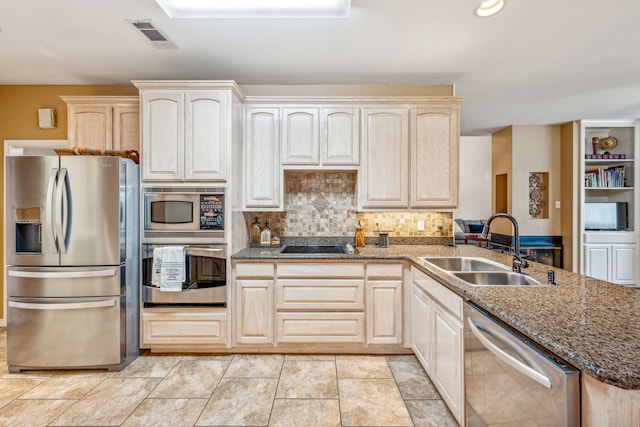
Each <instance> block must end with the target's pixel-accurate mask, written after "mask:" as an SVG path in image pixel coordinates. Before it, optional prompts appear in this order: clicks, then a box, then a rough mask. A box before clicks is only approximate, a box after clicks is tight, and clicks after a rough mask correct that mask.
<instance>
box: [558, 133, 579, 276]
mask: <svg viewBox="0 0 640 427" xmlns="http://www.w3.org/2000/svg"><path fill="white" fill-rule="evenodd" d="M579 133H580V129H579V125H578V123H576V122H569V123H565V124H563V125H562V126H560V139H561V141H562V142H561V144H560V164H561V166H560V170H561V172H560V173H561V181H562V192H561V195H560V202H561V204H562V208H561V212H560V215H561V229H562V244H563V264H562V265H563V267H564V268H565V269H566V270H571V271H574V272H577V269H578V265H579V262H578V259H577V256H578V252H579V251H574V249H573V248H574V247H576V248H577V246H578V237H579V235H578V233H579V232H580V231H579V230H578V229H577V224H578V214H577V212H576V210H575V209H574V207H575V206H578V187H579V185H578V177H579V175H578V169H579V166H578V162H579V160H580V159H579V156H578V152H579V149H578V144H579V143H580V141H579V140H580V136H579Z"/></svg>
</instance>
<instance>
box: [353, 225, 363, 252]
mask: <svg viewBox="0 0 640 427" xmlns="http://www.w3.org/2000/svg"><path fill="white" fill-rule="evenodd" d="M353 243H354V246H356V247H363V246H364V228H362V220H359V221H358V226H357V227H356V235H355V238H354V242H353Z"/></svg>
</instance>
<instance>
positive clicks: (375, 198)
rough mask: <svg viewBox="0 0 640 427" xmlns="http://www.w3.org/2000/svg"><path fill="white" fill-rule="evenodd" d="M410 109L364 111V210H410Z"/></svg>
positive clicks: (361, 179) (361, 195) (362, 195)
mask: <svg viewBox="0 0 640 427" xmlns="http://www.w3.org/2000/svg"><path fill="white" fill-rule="evenodd" d="M408 117H409V110H408V109H407V108H386V109H383V108H365V109H364V110H363V120H362V121H363V126H362V133H363V135H362V142H363V147H362V148H363V153H364V156H363V159H362V173H361V176H360V177H359V182H360V187H359V190H360V191H359V193H360V194H359V201H360V203H359V204H360V207H361V208H364V209H385V208H404V209H406V208H408V207H409V173H408V171H409V120H408Z"/></svg>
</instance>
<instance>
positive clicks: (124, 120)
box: [112, 106, 140, 152]
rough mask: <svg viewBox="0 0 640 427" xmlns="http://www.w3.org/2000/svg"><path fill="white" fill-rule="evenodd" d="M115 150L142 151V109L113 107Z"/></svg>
mask: <svg viewBox="0 0 640 427" xmlns="http://www.w3.org/2000/svg"><path fill="white" fill-rule="evenodd" d="M112 148H113V149H114V150H136V151H138V152H139V151H140V108H139V107H138V106H135V107H121V106H114V107H113V146H112Z"/></svg>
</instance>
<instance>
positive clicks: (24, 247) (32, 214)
mask: <svg viewBox="0 0 640 427" xmlns="http://www.w3.org/2000/svg"><path fill="white" fill-rule="evenodd" d="M41 212H42V211H41V209H40V208H39V207H35V208H16V210H15V218H16V253H22V254H30V253H32V254H39V253H42V221H41Z"/></svg>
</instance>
